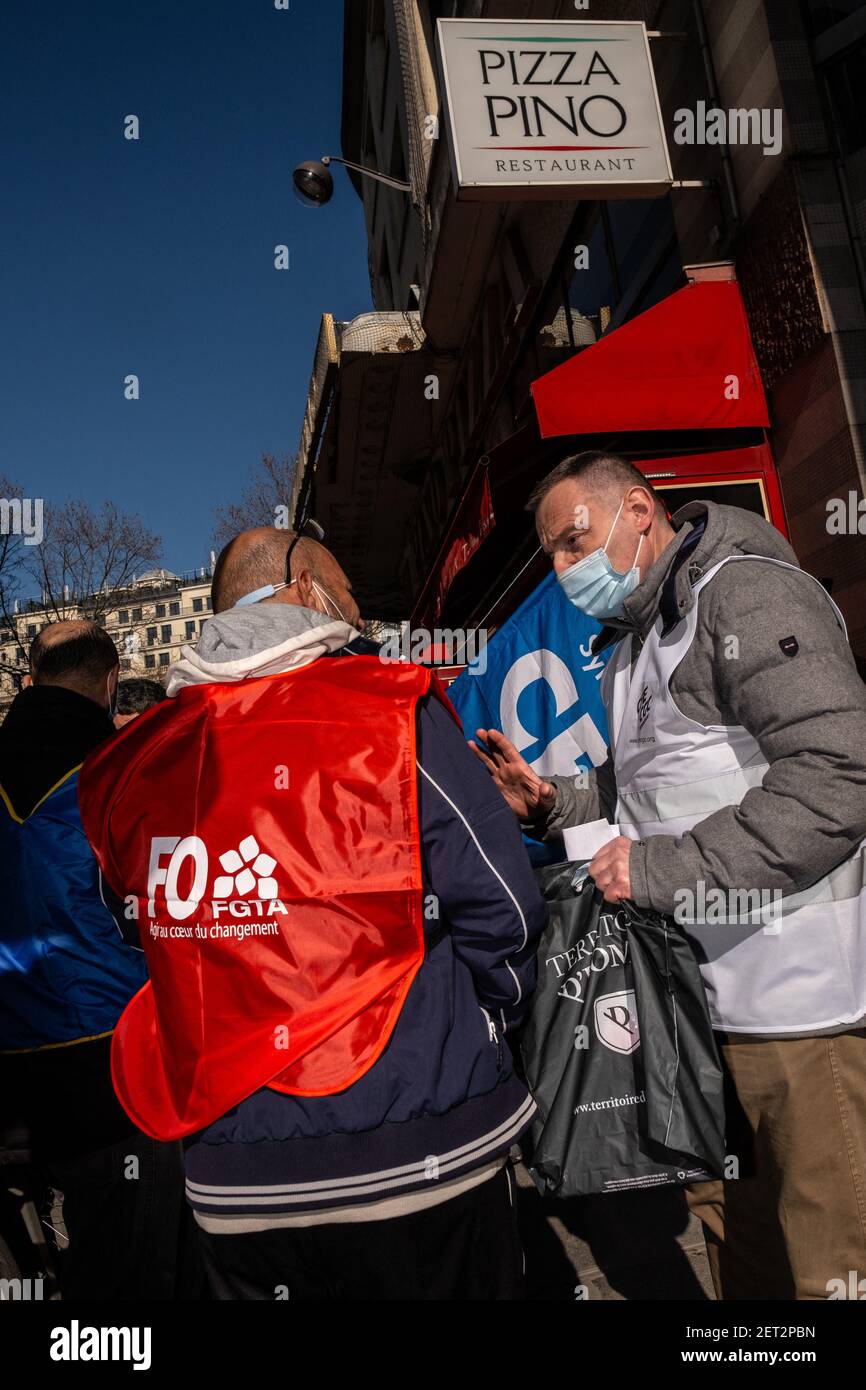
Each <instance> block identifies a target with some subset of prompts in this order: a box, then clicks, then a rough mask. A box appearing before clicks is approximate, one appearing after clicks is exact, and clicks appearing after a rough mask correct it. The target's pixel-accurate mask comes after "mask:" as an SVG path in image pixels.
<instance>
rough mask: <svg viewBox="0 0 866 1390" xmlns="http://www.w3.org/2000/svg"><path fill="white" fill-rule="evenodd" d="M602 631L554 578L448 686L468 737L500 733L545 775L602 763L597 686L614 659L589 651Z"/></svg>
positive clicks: (603, 735) (603, 727)
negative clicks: (480, 732) (608, 662)
mask: <svg viewBox="0 0 866 1390" xmlns="http://www.w3.org/2000/svg"><path fill="white" fill-rule="evenodd" d="M598 631H599V624H598V623H597V622H596V621H595V620H594V619H593V618H588V617H586V616H585V615H584V614H583V613H580V612H578V610H577V609H576V608H575V607H574V605H573V604H571V603H569V601H568V599H567V598H566V597H565V595H564V594H563V592H562V589H561V588H560V586H559V584H558V583H557V580H556V576H555V575H554V574H550V575H548V577H547V578H546V579H545V580H544V582H543V583H542V584H539V586H538V588H537V589H535V590H534V591H533V593H531V594H530V596H529V598H528V599H526V601H525V602H524V603H522V604H521V606H520V607H519V608H518V609H517V611H516V613H514V614H513V615H512V616H511V617H510V618H509V619H508V621H507V622H506V623H504V624H503V626H502V627H501V628H500V629H499V631H498V632H497V633H496V634H495V636H494V637H492V638H491V639H490V641H489V642H488V644H487V646H486V647H485V648H484V650H483V652H482V655H481V659H480V660H479V661H477V662H474V663H473V664H472V665H471V666H468V667H467V669H466V670H465V671H464V672H463V673H462V674H461V675H460V676H458V678H457V680H456V681H454V683H453V685H451V686H450V687H449V690H448V695H449V697H450V699H451V701H452V702H453V704H454V707H455V709H456V710H457V712H458V714H459V715H460V718H461V719H462V721H463V727H464V730H465V733H466V736H467V738H474V737H475V730H476V729H479V728H481V729H487V728H495V729H501V730H502V732H503V733H504V734H505V735H506V737H507V738H510V739H511V741H512V743H514V744H515V746H516V747H517V749H518V751H519V752H520V753H521V754H522V756H523V757H524V758H525V759H526V761H527V762H528V763H529V765H530V767H532V768H533V770H534V771H535V772H537V773H538V775H539V776H540V777H551V776H554V775H559V776H565V777H568V776H574V775H575V774H576V773H577V772H579V771H580V769H581V768H585V769H587V771H588V770H590V769H591V768H593V767H598V766H599V765H600V764H601V763H603V762H604V760H605V758H606V756H607V741H608V734H607V719H606V716H605V712H604V705H603V703H602V699H601V691H600V688H599V682H600V680H601V676H602V673H603V671H604V667H605V663H606V659H607V654H608V653H605V654H604V655H602V656H593V655H592V653H591V651H590V642H591V640H592V638H593V637H594V636H595V634H596V633H597V632H598ZM610 650H611V649H610V648H609V649H608V652H609V651H610Z"/></svg>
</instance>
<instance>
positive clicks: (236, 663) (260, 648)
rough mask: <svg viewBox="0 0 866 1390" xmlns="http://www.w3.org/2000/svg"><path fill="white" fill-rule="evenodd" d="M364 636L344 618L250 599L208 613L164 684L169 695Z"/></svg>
mask: <svg viewBox="0 0 866 1390" xmlns="http://www.w3.org/2000/svg"><path fill="white" fill-rule="evenodd" d="M358 636H360V633H359V632H358V630H357V628H354V627H352V626H351V624H350V623H347V622H344V621H343V620H342V619H339V618H338V619H334V618H329V617H327V616H326V615H325V614H324V613H317V612H315V610H314V609H312V608H300V607H298V606H297V605H295V604H289V603H262V604H255V605H253V604H250V605H249V606H245V607H243V608H230V609H228V610H227V612H225V613H219V614H217V615H215V616H214V617H213V618H209V619H208V621H207V622H206V623H205V625H204V628H203V629H202V634H201V637H200V638H199V641H198V644H197V646H195V647H181V657H180V660H179V661H177V662H175V664H174V666H173V667H172V668H171V673H170V675H169V678H168V682H167V685H166V693H167V694H168V695H169V696H174V695H177V693H178V691H180V690H182V689H183V688H184V686H187V685H205V684H207V683H209V682H211V681H221V682H226V681H244V680H250V679H251V678H252V677H253V676H272V675H275V674H276V673H277V672H278V671H293V670H294V669H295V668H296V667H298V666H308V665H309V663H310V662H311V661H315V660H316V658H317V657H320V656H324V655H325V653H326V652H333V651H337V650H338V649H339V648H340V647H344V646H345V645H346V643H347V642H351V641H352V639H353V638H355V637H358Z"/></svg>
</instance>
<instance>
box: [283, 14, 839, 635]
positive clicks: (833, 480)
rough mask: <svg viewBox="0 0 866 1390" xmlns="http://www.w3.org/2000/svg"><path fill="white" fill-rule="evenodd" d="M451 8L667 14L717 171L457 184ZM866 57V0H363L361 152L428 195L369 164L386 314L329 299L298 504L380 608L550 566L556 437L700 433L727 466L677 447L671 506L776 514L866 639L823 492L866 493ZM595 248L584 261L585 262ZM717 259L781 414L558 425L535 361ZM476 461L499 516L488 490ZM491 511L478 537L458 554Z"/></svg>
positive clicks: (651, 445) (477, 607) (680, 152)
mask: <svg viewBox="0 0 866 1390" xmlns="http://www.w3.org/2000/svg"><path fill="white" fill-rule="evenodd" d="M453 17H459V18H470V19H494V18H495V19H507V20H515V19H533V20H538V21H544V20H553V19H570V20H574V19H580V18H584V17H585V18H587V19H590V18H591V19H592V20H595V21H598V20H642V21H644V22H645V23H646V25H647V27H648V29H649V30H651V31H656V32H657V33H659V35H660V36H659V37H656V38H653V39H652V40H651V52H652V58H653V66H654V70H655V77H656V83H657V87H658V94H659V100H660V105H661V111H662V117H663V122H664V127H665V131H666V134H667V139H668V146H669V150H670V156H671V162H672V166H673V174H674V178H675V180H678V181H680V182H683V183H698V184H700V185H701V186H697V187H695V186H686V187H674V188H672V189H671V190H670V191H669V192H668V193H667V194H666V195H665V196H664V197H657V198H636V199H629V200H623V199H619V200H618V199H615V198H609V199H599V200H581V201H566V200H556V199H555V198H554V199H550V200H546V201H528V200H522V199H521V198H520V197H519V196H515V197H514V198H513V200H511V201H496V202H472V201H461V200H459V199H458V198H457V197H456V194H455V186H454V176H453V172H452V167H451V161H450V158H449V151H448V147H447V140H446V132H445V111H444V109H443V93H442V91H441V89H440V75H439V72H438V70H437V57H436V44H435V24H436V20H437V19H439V18H453ZM864 78H866V8H864V5H863V4H862V3H861V0H591V4H590V6H589V10H588V12H586V14H584V13H583V12H581V11H578V10H576V8H575V6H574V4H573V3H572V0H486V2H485V0H348V3H346V5H345V41H344V55H343V122H342V145H343V154H344V156H345V157H346V158H347V159H350V160H353V161H355V162H357V163H359V164H362V165H365V166H368V167H370V168H373V169H376V170H378V171H381V172H384V173H388V174H391V175H394V176H396V177H398V178H404V179H406V180H407V181H408V182H409V184H410V186H411V192H410V193H409V194H405V193H402V192H400V191H398V190H394V189H391V188H389V187H386V186H383V185H381V184H379V183H376V182H374V181H373V180H370V179H366V178H364V177H362V176H359V175H356V174H352V175H351V177H352V180H353V182H354V184H355V188H356V190H357V192H358V194H359V195H360V196H361V197H362V199H363V203H364V212H365V219H366V226H367V234H368V242H369V266H370V283H371V290H372V296H373V302H374V305H375V310H376V312H374V313H372V314H367V315H363V316H362V317H361V319H356V320H355V321H353V322H352V323H348V324H343V323H340V322H339V320H338V319H335V318H333V317H332V316H331V315H325V317H324V319H323V324H322V331H321V333H320V338H319V343H318V345H317V349H316V355H315V361H314V369H313V376H312V380H311V387H310V396H309V401H308V407H307V414H306V418H305V421H304V430H303V433H302V438H301V446H300V467H299V473H298V478H297V481H296V501H297V511H298V513H300V512H304V513H312V514H314V515H315V516H316V517H317V518H318V520H319V521H321V522H322V524H323V525H324V526H325V530H326V536H327V539H328V543H329V544H331V545H332V546H333V548H334V550H335V552H336V554H337V556H338V558H339V559H340V561H341V563H342V564H343V565H344V566H345V568H346V569H347V571H348V572H349V574H350V575H351V576H352V579H353V582H354V583H355V586H356V591H357V592H358V594H359V599H360V602H361V606H362V610H363V611H367V612H370V613H371V614H375V615H376V616H381V617H384V618H389V619H406V618H408V617H410V615H412V616H413V619H414V621H423V619H424V616H425V614H427V615H429V614H430V613H431V612H434V613H438V615H439V618H440V619H441V621H442V622H443V623H444V624H447V625H448V626H453V627H456V626H461V627H471V626H472V625H473V624H477V623H480V622H481V621H482V620H486V624H487V626H489V627H495V626H496V624H497V622H499V621H502V620H503V618H504V617H506V616H507V615H508V613H509V612H510V611H513V608H514V607H515V606H516V603H517V602H518V601H519V599H520V598H521V597H522V596H523V595H524V594H525V593H526V592H528V589H529V588H531V587H532V585H533V584H534V583H536V582H537V581H538V580H539V579H540V578H541V577H542V574H543V572H544V571H543V568H542V566H541V563H540V562H539V560H538V558H537V557H535V558H534V557H533V552H534V548H535V541H534V537H533V534H532V527H531V524H530V522H529V519H528V518H527V517H526V516H525V515H524V514H523V513H522V506H523V503H524V501H525V498H526V495H527V494H528V492H529V490H530V488H531V486H532V483H533V482H534V481H535V479H536V478H537V477H539V476H541V475H542V474H543V473H544V472H545V471H547V469H548V468H549V467H551V466H552V465H553V463H555V462H556V461H557V459H558V458H561V457H564V456H565V455H566V454H568V453H572V452H575V451H576V450H578V449H580V448H585V447H598V446H602V447H606V448H614V449H617V450H618V451H620V452H623V453H625V454H627V455H628V456H630V457H634V458H635V459H636V460H637V459H641V460H650V461H651V460H653V459H654V458H655V459H658V458H661V457H664V458H665V459H669V457H670V456H671V455H685V454H690V456H692V457H694V456H696V455H697V454H702V455H704V456H705V457H707V458H712V459H713V460H714V466H713V468H711V469H710V468H709V467H708V468H706V469H704V470H703V472H702V475H701V477H700V478H699V479H697V480H696V478H695V477H694V476H693V475H691V474H690V475H689V476H686V475H685V473H684V471H683V470H678V469H677V467H676V465H674V466H672V467H671V468H670V469H668V470H667V471H666V472H665V471H664V470H663V471H662V476H661V477H659V478H658V479H657V480H656V479H655V478H654V480H656V485H657V486H658V487H659V488H660V490H662V491H663V492H664V493H665V495H666V497H667V500H668V501H669V505H671V507H672V509H673V508H674V507H676V506H677V505H680V503H681V502H682V501H685V500H688V499H689V498H690V497H692V496H696V495H705V496H713V497H715V499H716V500H721V501H732V502H736V503H737V504H738V505H746V506H752V507H754V508H755V509H756V510H762V511H763V512H764V514H765V515H768V516H771V517H772V518H773V519H774V520H777V524H780V525H783V527H785V528H786V529H787V531H788V533H789V535H790V538H791V542H792V544H793V545H794V548H795V550H796V551H797V554H798V556H799V559H800V561H801V563H802V564H803V565H804V567H805V568H806V569H808V570H810V571H811V572H812V573H813V574H815V575H816V576H817V577H818V578H820V579H821V580H822V581H823V582H824V583H825V584H826V585H827V587H828V588H829V589H831V591H832V593H833V597H834V599H835V600H836V601H837V602H838V603H839V605H840V607H841V608H842V610H843V612H844V613H845V616H846V619H847V622H848V626H849V634H850V637H851V642H852V646H853V648H854V650H855V652H857V653H859V655H860V657H861V658H862V657H864V656H866V544H864V540H863V535H862V534H857V533H856V530H855V531H854V532H852V533H849V534H842V535H837V534H829V533H828V527H827V504H828V501H829V500H830V499H832V498H846V497H847V496H848V495H849V494H854V495H855V497H856V498H857V499H859V498H862V497H863V496H864V492H866V472H864V425H866V309H864V305H866V277H864V254H863V236H864V230H866V105H864V103H863V101H862V89H863V86H864ZM699 102H705V103H706V104H707V105H708V106H718V107H720V108H722V109H724V110H729V109H732V108H762V109H768V110H778V111H780V112H781V113H782V123H783V126H782V129H783V140H782V145H781V150H780V152H779V153H778V154H777V155H771V154H767V153H765V152H764V151H763V150H762V149H761V148H760V147H759V146H756V145H754V144H739V145H734V144H732V145H720V146H712V145H708V144H692V145H680V144H677V143H676V142H675V140H674V138H673V129H674V122H675V113H676V112H677V111H678V110H679V109H682V108H691V109H695V108H696V106H697V103H699ZM431 117H435V118H437V120H438V132H436V123H435V121H434V122H432V124H431ZM431 129H432V130H433V131H434V133H436V134H437V135H438V138H431V134H430V132H431ZM347 192H348V190H347V188H346V185H345V183H343V184H342V186H341V187H339V188H338V193H337V196H338V197H345V196H347ZM317 215H319V216H323V217H324V216H333V215H338V214H337V211H336V209H335V208H328V209H325V210H324V211H322V212H320V213H318V214H317ZM581 245H584V246H587V247H588V248H589V253H590V255H589V263H590V268H589V270H588V271H587V270H581V271H580V272H576V267H575V248H576V247H578V246H581ZM714 278H730V279H734V280H736V281H737V282H738V285H739V289H740V291H741V295H742V300H743V302H744V304H745V308H746V312H747V316H748V325H749V328H750V331H751V339H752V344H753V348H754V354H755V356H756V358H757V363H758V365H759V368H760V377H761V381H762V383H763V388H764V392H765V393H766V398H767V404H768V407H769V417H770V428H769V430H766V429H753V430H750V431H742V432H740V434H739V435H738V436H737V437H736V438H735V437H733V436H734V435H735V434H736V432H731V431H729V432H728V435H727V436H726V437H725V438H724V439H723V438H721V436H720V435H718V434H713V432H712V431H703V432H700V433H699V434H697V435H693V436H690V437H688V438H682V437H678V438H674V435H673V434H669V435H667V434H661V433H659V432H658V431H655V432H651V433H650V435H648V436H646V437H643V438H639V439H636V438H635V437H634V436H629V437H627V436H625V435H624V434H617V432H615V431H610V430H605V431H599V432H596V433H593V432H592V431H591V430H587V431H585V432H582V433H580V434H575V435H571V436H566V437H560V438H557V439H549V438H548V439H543V438H542V437H541V436H540V434H539V431H538V424H537V421H536V419H535V412H534V409H533V401H532V395H531V390H530V388H531V385H532V383H533V382H535V381H537V380H538V379H539V378H540V377H543V376H544V375H545V374H546V373H547V372H549V371H550V370H551V369H552V368H554V367H556V366H557V365H558V364H560V363H562V362H564V361H566V360H568V359H570V358H573V357H575V355H576V354H579V353H580V352H581V351H582V350H583V349H584V348H586V347H588V346H592V345H593V344H596V343H598V342H600V341H601V340H603V339H607V338H613V337H614V336H615V335H616V333H617V332H618V331H619V330H620V329H622V328H624V327H625V326H627V325H630V324H632V323H633V322H634V320H635V319H636V318H637V317H638V316H639V315H640V314H642V313H643V312H644V311H646V310H647V309H649V308H651V307H653V306H657V305H660V304H662V303H663V302H665V301H667V300H669V299H670V297H671V296H672V295H674V294H675V293H676V291H677V290H678V289H680V288H681V287H683V286H686V285H687V284H689V283H690V282H695V281H700V280H703V279H714ZM334 307H335V308H336V307H338V306H334ZM712 331H713V326H712V324H709V323H708V324H707V333H712ZM651 357H652V351H651V350H650V352H649V353H648V360H649V359H651ZM431 378H433V379H435V383H436V388H435V393H434V394H433V395H432V396H431V395H430V394H429V382H430V380H431ZM734 444H736V445H738V446H749V447H751V446H758V445H762V444H765V445H768V446H769V448H768V450H767V458H768V459H769V460H770V461H769V463H768V464H767V467H766V468H764V469H762V470H761V475H760V476H758V474H757V472H756V474H755V476H754V477H753V478H752V477H746V476H744V475H743V473H742V470H740V471H739V472H735V471H731V472H730V474H729V473H728V471H726V460H725V457H724V454H725V452H726V451H728V450H730V449H731V446H732V445H734ZM730 458H731V459H733V454H732V453H731V454H730ZM479 460H482V461H483V462H484V465H485V470H486V471H485V479H486V484H487V486H488V488H489V498H488V502H489V503H490V504H491V505H492V513H493V515H494V517H495V525H493V526H492V527H487V528H486V530H485V529H484V528H483V527H479V525H478V521H477V516H476V511H477V505H476V502H475V501H474V500H473V497H472V491H473V487H474V486H475V482H474V480H475V479H476V477H477V470H478V465H479ZM649 476H654V475H653V474H652V473H650V474H649ZM476 490H477V489H476ZM774 498H775V502H773V499H774ZM467 516H468V517H469V520H468V521H467ZM473 517H474V518H475V519H474V521H473ZM473 526H474V528H475V533H476V540H477V538H478V535H479V534H483V536H484V539H483V540H482V541H481V543H479V544H476V545H475V546H474V549H473V547H472V545H469V546H466V545H465V544H464V552H463V553H465V554H467V555H468V558H467V559H466V560H465V563H463V564H462V565H461V564H459V563H457V564H456V563H455V560H454V556H455V554H458V553H459V552H460V546H461V543H464V542H465V541H466V537H467V535H470V534H471V532H472V529H473ZM864 529H866V528H864ZM431 595H432V596H433V599H435V600H436V601H435V602H433V601H432V600H431Z"/></svg>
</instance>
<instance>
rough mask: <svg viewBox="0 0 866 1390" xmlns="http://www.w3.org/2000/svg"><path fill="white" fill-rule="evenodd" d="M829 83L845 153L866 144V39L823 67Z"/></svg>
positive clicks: (849, 152) (837, 132) (836, 122)
mask: <svg viewBox="0 0 866 1390" xmlns="http://www.w3.org/2000/svg"><path fill="white" fill-rule="evenodd" d="M821 72H822V73H823V76H824V80H825V82H826V84H827V98H828V100H829V103H830V110H831V111H832V113H833V125H834V127H835V131H836V135H837V137H838V140H839V146H840V149H841V152H842V154H843V155H849V154H854V152H855V151H856V150H862V149H863V148H864V147H866V101H864V99H863V91H864V87H866V43H864V42H862V41H861V42H860V43H858V44H857V45H856V47H854V48H851V49H849V50H848V52H847V53H843V54H842V56H841V58H834V59H833V60H832V61H831V62H829V63H825V64H824V65H823V67H822V68H821Z"/></svg>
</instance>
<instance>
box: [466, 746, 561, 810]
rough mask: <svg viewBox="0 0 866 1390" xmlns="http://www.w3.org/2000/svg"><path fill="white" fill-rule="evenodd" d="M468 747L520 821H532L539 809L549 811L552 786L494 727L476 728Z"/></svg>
mask: <svg viewBox="0 0 866 1390" xmlns="http://www.w3.org/2000/svg"><path fill="white" fill-rule="evenodd" d="M475 736H476V738H478V739H479V741H480V743H481V745H482V746H481V747H480V748H479V746H478V744H477V743H475V741H474V740H473V739H470V740H469V747H470V748H471V749H472V752H473V753H474V754H475V756H476V758H479V759H480V760H481V762H482V763H483V764H484V766H485V767H486V768H487V771H488V772H489V773H490V776H491V777H492V778H493V780H494V782H495V783H496V785H497V787H498V788H499V790H500V791H501V792H502V795H503V796H504V797H505V800H506V801H507V802H508V804H509V806H510V807H511V809H512V811H514V812H515V814H516V815H518V816H519V817H520V819H521V820H532V819H533V817H534V816H536V815H537V814H538V813H539V812H541V811H552V810H553V803H554V802H555V800H556V788H555V787H554V786H552V785H551V783H550V782H545V781H543V780H542V778H541V777H539V776H537V774H536V773H534V772H533V771H532V768H531V767H530V766H529V763H528V762H526V760H525V758H521V756H520V754H519V753H518V751H517V749H516V748H515V746H514V744H513V743H512V742H511V740H510V739H507V738H506V737H505V735H504V734H501V733H500V732H499V730H498V729H476V730H475Z"/></svg>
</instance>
